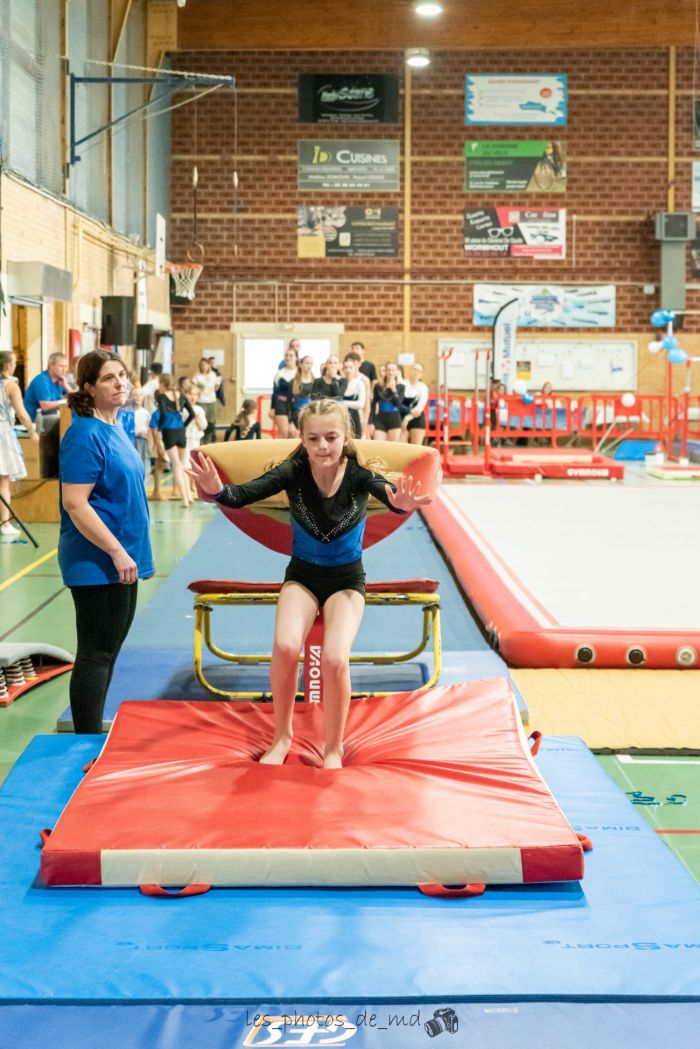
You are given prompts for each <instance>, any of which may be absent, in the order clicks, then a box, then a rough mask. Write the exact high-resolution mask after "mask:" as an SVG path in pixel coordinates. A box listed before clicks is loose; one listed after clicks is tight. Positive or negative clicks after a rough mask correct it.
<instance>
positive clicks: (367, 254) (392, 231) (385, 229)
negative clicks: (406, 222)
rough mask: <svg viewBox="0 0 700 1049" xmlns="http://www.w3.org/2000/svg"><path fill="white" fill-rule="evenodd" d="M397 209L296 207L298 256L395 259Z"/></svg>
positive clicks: (397, 237)
mask: <svg viewBox="0 0 700 1049" xmlns="http://www.w3.org/2000/svg"><path fill="white" fill-rule="evenodd" d="M398 229H399V211H398V208H363V207H350V206H346V205H341V206H339V207H326V206H318V207H308V208H306V207H304V208H297V255H298V257H299V258H304V259H323V258H365V259H366V258H396V256H397V255H398V253H399V234H398Z"/></svg>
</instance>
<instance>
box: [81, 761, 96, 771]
mask: <svg viewBox="0 0 700 1049" xmlns="http://www.w3.org/2000/svg"><path fill="white" fill-rule="evenodd" d="M96 761H97V758H93V759H92V761H88V763H87V765H83V772H89V771H90V769H91V768H92V766H93V765H94V764H95V762H96Z"/></svg>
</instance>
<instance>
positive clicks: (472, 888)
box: [418, 882, 486, 900]
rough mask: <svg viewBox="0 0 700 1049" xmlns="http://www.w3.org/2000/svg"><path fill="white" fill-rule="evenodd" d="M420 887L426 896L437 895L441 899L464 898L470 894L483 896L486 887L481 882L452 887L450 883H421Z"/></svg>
mask: <svg viewBox="0 0 700 1049" xmlns="http://www.w3.org/2000/svg"><path fill="white" fill-rule="evenodd" d="M418 888H419V889H420V891H421V892H422V893H423V894H424V895H425V896H437V897H438V898H440V899H445V900H446V899H452V898H457V899H464V898H465V897H468V896H481V894H482V892H484V890H485V889H486V886H485V885H481V884H480V883H479V882H471V884H469V885H460V886H459V887H452V886H449V885H419V886H418Z"/></svg>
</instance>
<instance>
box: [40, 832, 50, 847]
mask: <svg viewBox="0 0 700 1049" xmlns="http://www.w3.org/2000/svg"><path fill="white" fill-rule="evenodd" d="M50 837H51V828H50V827H42V829H41V830H40V831H39V840H40V842H41V845H42V848H43V846H44V845H46V842H47V841H48V840H49V838H50Z"/></svg>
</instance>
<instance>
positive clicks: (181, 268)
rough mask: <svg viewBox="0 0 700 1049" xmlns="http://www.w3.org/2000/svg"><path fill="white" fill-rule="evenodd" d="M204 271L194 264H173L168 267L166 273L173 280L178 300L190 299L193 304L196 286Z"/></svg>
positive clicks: (201, 267)
mask: <svg viewBox="0 0 700 1049" xmlns="http://www.w3.org/2000/svg"><path fill="white" fill-rule="evenodd" d="M203 269H204V267H203V266H201V265H199V264H198V263H194V262H171V263H169V264H168V265H167V266H166V272H167V273H169V274H170V276H171V278H172V281H173V284H174V291H175V295H176V297H177V298H178V299H189V301H190V302H192V300H193V299H194V289H195V285H196V284H197V281H198V280H199V278H200V275H201V273H202V270H203Z"/></svg>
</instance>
